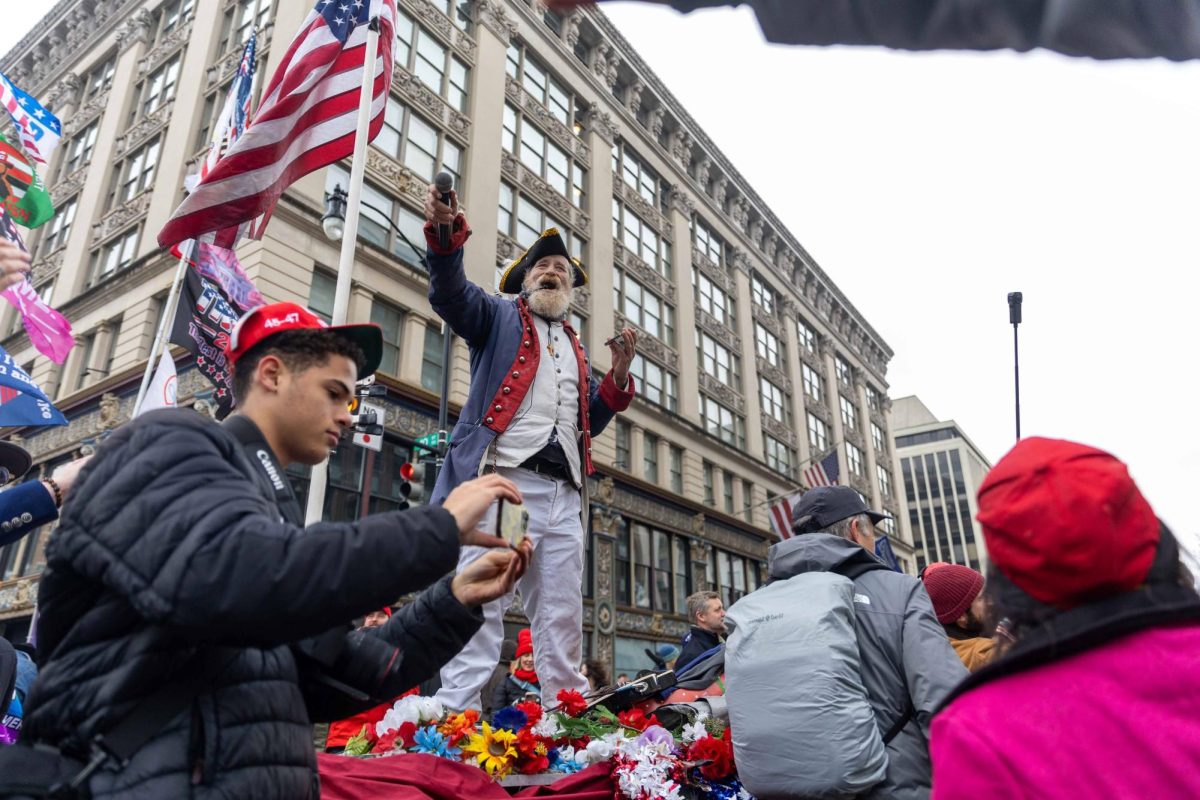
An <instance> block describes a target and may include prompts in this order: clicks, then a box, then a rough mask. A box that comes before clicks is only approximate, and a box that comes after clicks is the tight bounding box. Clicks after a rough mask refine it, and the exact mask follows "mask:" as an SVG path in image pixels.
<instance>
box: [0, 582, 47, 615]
mask: <svg viewBox="0 0 1200 800" xmlns="http://www.w3.org/2000/svg"><path fill="white" fill-rule="evenodd" d="M39 577H41V576H40V575H30V576H27V577H21V578H16V579H13V580H8V581H4V582H3V583H0V619H7V618H9V617H12V616H16V613H19V612H22V611H26V610H28V611H32V610H33V607H34V606H35V605H36V604H37V590H38V578H39Z"/></svg>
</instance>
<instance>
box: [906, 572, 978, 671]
mask: <svg viewBox="0 0 1200 800" xmlns="http://www.w3.org/2000/svg"><path fill="white" fill-rule="evenodd" d="M921 582H922V583H924V584H925V591H927V592H929V599H930V600H932V601H933V613H935V614H937V619H938V622H940V623H942V627H943V628H945V629H946V636H948V637H949V638H950V645H951V646H952V647H953V648H954V652H956V653H958V657H959V658H961V659H962V662H963V666H965V667H966V668H967V669H969V670H970V671H971V672H974V671H975V670H977V669H979V668H980V667H982V666H984V665H986V664H987V663H988V662H989V661H991V660H992V649H993V642H992V640H991V638H990V637H988V636H984V635H983V632H984V628H985V625H986V623H985V621H984V616H985V609H986V603H985V602H984V599H983V575H981V574H980V573H979V572H976V571H975V570H973V569H971V568H970V567H964V566H962V565H961V564H946V563H944V562H938V561H935V562H934V563H932V564H930V565H929V566H927V567H926V568H925V569H924V570H922V571H921Z"/></svg>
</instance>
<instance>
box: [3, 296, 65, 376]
mask: <svg viewBox="0 0 1200 800" xmlns="http://www.w3.org/2000/svg"><path fill="white" fill-rule="evenodd" d="M3 294H4V297H5V298H6V299H7V300H8V302H10V303H12V304H13V305H14V306H16V309H17V310H18V311H20V312H21V321H22V322H23V323H25V332H26V333H28V334H29V341H30V342H31V343H32V344H33V346H34V347H36V348H37V349H38V352H39V353H41V354H42V355H44V356H48V357H49V358H50V360H51V361H53V362H54V363H55V364H61V363H63V362H64V361H66V360H67V353H69V352H71V348H72V347H74V345H75V337H74V336H73V335H72V334H71V323H69V322H67V318H66V317H64V316H63V315H62V314H60V313H58V312H57V311H55V310H54V309H53V308H51V307H50V306H48V305H46V304H45V303H44V302H42V298H40V297H38V293H37V292H35V291H34V289H33V284H32V283H30V282H29V278H26V279H25V280H23V281H21V282H20V283H18V284H17V285H16V286H12V287H9V288H8V289H5V290H4V292H3Z"/></svg>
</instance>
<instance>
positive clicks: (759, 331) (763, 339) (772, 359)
mask: <svg viewBox="0 0 1200 800" xmlns="http://www.w3.org/2000/svg"><path fill="white" fill-rule="evenodd" d="M779 351H780V346H779V338H778V337H777V336H776V335H775V334H773V333H771V332H770V331H769V330H767V329H766V328H764V327H763V326H762V325H761V324H759V323H757V322H756V323H754V352H755V353H757V354H758V357H759V358H761V359H764V360H766V361H767V362H768V363H770V364H773V365H774V366H776V367H779V366H782V364H781V363H780V362H781V359H780V357H779Z"/></svg>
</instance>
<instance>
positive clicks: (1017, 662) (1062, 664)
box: [931, 438, 1200, 800]
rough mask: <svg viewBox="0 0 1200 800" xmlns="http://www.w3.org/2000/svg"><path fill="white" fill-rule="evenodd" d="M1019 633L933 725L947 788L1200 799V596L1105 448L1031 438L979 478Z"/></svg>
mask: <svg viewBox="0 0 1200 800" xmlns="http://www.w3.org/2000/svg"><path fill="white" fill-rule="evenodd" d="M979 521H980V523H981V524H982V526H983V537H984V541H985V542H986V543H987V549H988V555H989V558H990V560H991V572H990V574H989V575H988V590H987V591H988V595H989V597H990V602H991V604H992V610H993V612H994V613H995V614H996V615H997V616H1002V617H1005V618H1007V619H1008V620H1009V621H1010V623H1011V625H1012V630H1013V633H1014V634H1015V636H1016V642H1015V644H1013V645H1011V646H1010V647H1009V648H1007V649H1006V650H1005V651H1004V653H1003V654H1002V655H1001V656H1000V657H998V658H997V659H996V660H995V661H993V663H992V664H990V665H989V666H987V667H985V668H984V669H982V670H980V671H979V672H976V673H973V674H972V675H971V676H970V677H969V678H968V679H967V680H966V681H964V682H963V683H962V685H960V686H959V688H958V689H956V690H955V692H954V693H953V694H952V695H951V696H950V697H949V698H947V701H946V704H945V705H944V707H943V708H942V709H941V710H940V711H939V712H938V714H937V716H936V717H935V719H934V722H933V739H932V744H931V750H932V755H933V797H934V798H935V800H957V799H958V798H964V799H965V798H971V799H972V800H974V799H975V798H981V797H1038V798H1047V799H1048V800H1058V799H1059V798H1061V799H1062V800H1067V798H1070V799H1071V800H1074V799H1075V798H1080V797H1131V798H1132V797H1152V798H1160V797H1161V798H1167V797H1171V798H1174V797H1200V769H1197V765H1200V724H1197V720H1198V719H1200V672H1197V670H1196V664H1197V658H1198V655H1197V654H1200V597H1197V595H1196V592H1195V590H1194V589H1193V588H1192V586H1191V582H1190V580H1186V581H1185V577H1186V572H1185V570H1183V568H1182V565H1181V563H1180V560H1179V547H1178V545H1177V544H1176V542H1175V538H1174V537H1173V536H1172V535H1171V532H1170V531H1169V530H1167V528H1166V526H1165V525H1163V524H1162V523H1161V522H1160V521H1159V520H1158V519H1157V518H1156V517H1155V515H1154V511H1153V509H1151V507H1150V504H1149V503H1148V502H1146V499H1145V498H1144V497H1143V496H1142V494H1141V492H1139V491H1138V488H1137V486H1136V485H1135V484H1134V482H1133V479H1132V478H1131V477H1130V476H1129V472H1128V470H1127V469H1126V467H1125V465H1124V464H1123V463H1121V462H1120V461H1118V460H1117V459H1116V458H1114V457H1113V456H1111V455H1109V454H1108V453H1105V452H1104V451H1102V450H1097V449H1095V448H1092V447H1088V446H1086V445H1082V444H1076V443H1074V442H1067V441H1061V440H1056V439H1041V438H1030V439H1024V440H1022V441H1021V442H1020V443H1018V444H1017V446H1016V447H1014V448H1013V449H1012V450H1011V451H1010V452H1009V453H1008V455H1006V456H1005V457H1004V458H1002V459H1001V460H1000V461H999V463H997V464H996V466H995V467H994V468H993V469H992V471H991V472H989V473H988V475H987V477H986V478H985V479H984V481H983V484H982V485H981V486H980V487H979Z"/></svg>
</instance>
